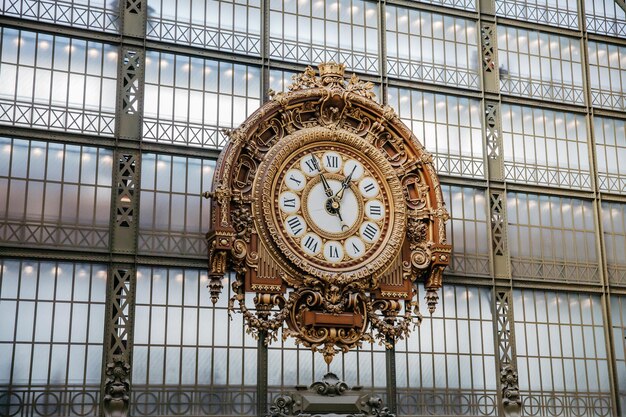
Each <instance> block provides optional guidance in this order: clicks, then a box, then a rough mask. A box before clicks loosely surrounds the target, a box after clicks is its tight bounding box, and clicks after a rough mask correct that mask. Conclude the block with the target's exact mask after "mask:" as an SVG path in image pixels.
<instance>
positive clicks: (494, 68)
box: [478, 0, 522, 416]
mask: <svg viewBox="0 0 626 417" xmlns="http://www.w3.org/2000/svg"><path fill="white" fill-rule="evenodd" d="M479 5H480V14H479V20H478V25H479V31H480V39H479V41H480V48H481V64H482V65H481V69H482V71H481V72H482V84H483V105H484V120H483V125H484V141H485V153H486V158H487V173H488V174H487V179H488V187H487V198H488V201H489V218H490V226H491V227H490V240H491V242H490V247H491V259H492V276H493V295H494V297H493V306H492V307H493V310H494V319H495V320H494V324H493V326H494V334H495V336H496V338H495V340H494V343H495V351H496V353H497V354H496V365H497V368H496V372H497V375H494V377H496V378H497V380H498V381H499V384H500V389H499V390H498V400H499V401H498V403H499V404H498V409H499V412H500V414H501V415H504V416H519V415H520V413H521V404H522V402H521V398H520V394H519V379H518V374H517V356H516V352H515V332H514V323H513V308H512V304H513V303H512V298H513V297H512V279H511V268H510V254H509V248H508V245H507V244H506V242H507V237H506V235H507V216H506V207H507V206H506V184H505V182H504V179H505V175H504V174H505V173H504V159H503V144H502V113H501V111H500V104H501V97H500V73H499V72H500V71H499V67H498V47H497V39H498V31H497V25H496V20H495V2H494V1H493V0H480V3H479Z"/></svg>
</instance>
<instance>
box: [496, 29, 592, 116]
mask: <svg viewBox="0 0 626 417" xmlns="http://www.w3.org/2000/svg"><path fill="white" fill-rule="evenodd" d="M580 48H581V47H580V40H579V39H573V38H568V37H565V36H559V35H555V34H551V33H545V32H539V31H532V30H527V29H521V28H514V27H507V26H502V25H500V26H498V58H499V59H500V91H501V92H502V93H505V94H511V95H514V96H522V97H532V98H537V99H542V100H549V101H558V102H566V103H571V104H584V102H585V99H584V94H583V72H582V58H581V53H580Z"/></svg>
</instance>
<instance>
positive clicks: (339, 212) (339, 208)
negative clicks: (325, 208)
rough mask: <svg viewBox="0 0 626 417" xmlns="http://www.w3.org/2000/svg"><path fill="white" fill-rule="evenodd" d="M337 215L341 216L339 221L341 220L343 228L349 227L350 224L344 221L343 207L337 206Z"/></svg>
mask: <svg viewBox="0 0 626 417" xmlns="http://www.w3.org/2000/svg"><path fill="white" fill-rule="evenodd" d="M337 216H339V221H340V222H341V230H342V231H343V229H348V228H349V227H348V225H347V224H346V223H345V222H344V221H343V217H341V207H337Z"/></svg>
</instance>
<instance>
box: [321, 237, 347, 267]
mask: <svg viewBox="0 0 626 417" xmlns="http://www.w3.org/2000/svg"><path fill="white" fill-rule="evenodd" d="M324 258H325V259H326V260H327V261H328V262H333V263H336V262H340V261H341V260H342V259H343V246H342V245H341V243H339V242H337V241H335V240H329V241H328V242H326V243H325V244H324Z"/></svg>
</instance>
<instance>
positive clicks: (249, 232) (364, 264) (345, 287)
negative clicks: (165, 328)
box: [205, 62, 451, 363]
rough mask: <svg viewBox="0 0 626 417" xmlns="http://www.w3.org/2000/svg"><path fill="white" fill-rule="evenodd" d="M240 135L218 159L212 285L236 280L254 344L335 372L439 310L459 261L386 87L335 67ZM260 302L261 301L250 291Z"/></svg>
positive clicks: (429, 162) (428, 170)
mask: <svg viewBox="0 0 626 417" xmlns="http://www.w3.org/2000/svg"><path fill="white" fill-rule="evenodd" d="M293 81H294V82H293V84H292V85H291V86H290V87H289V92H286V93H274V92H270V97H271V100H270V101H269V102H268V103H266V104H265V105H263V106H262V107H261V108H260V109H258V110H257V111H256V112H255V113H253V114H252V115H251V116H250V117H249V118H248V119H247V120H246V121H245V122H244V123H243V124H242V125H241V126H239V127H238V128H237V129H235V130H234V131H232V132H228V135H229V137H230V141H229V142H228V144H227V145H226V147H225V148H224V149H223V151H222V153H221V154H220V157H219V159H218V162H217V167H216V170H215V176H214V180H213V189H212V191H211V192H207V193H205V197H207V198H211V228H210V230H209V233H208V234H207V240H208V248H209V253H208V254H209V279H210V281H209V290H210V294H211V299H212V300H213V302H214V303H215V302H216V301H217V300H218V297H219V294H220V292H221V289H222V282H223V281H224V277H225V276H226V274H227V273H228V271H234V272H235V274H234V279H233V281H232V282H231V285H232V288H233V293H234V294H235V295H234V296H233V297H232V298H231V299H230V301H229V308H230V309H231V311H238V312H240V313H242V314H243V316H244V318H245V322H246V326H247V329H248V331H249V332H251V333H252V334H253V335H258V333H259V332H264V333H266V334H267V335H268V336H269V337H268V338H267V339H266V340H270V341H271V340H276V337H277V334H278V332H279V330H281V329H282V330H283V337H284V338H287V337H294V338H295V339H296V342H297V343H301V344H303V345H304V346H307V347H310V348H311V349H313V350H315V351H318V352H321V353H322V354H323V355H324V358H325V360H326V362H327V363H330V362H331V361H332V359H333V357H334V355H335V354H336V353H337V352H340V351H343V352H347V351H348V350H350V349H353V348H355V347H357V346H360V345H361V343H362V342H363V341H370V342H372V341H374V339H376V340H378V341H379V342H380V343H382V344H385V345H386V346H387V347H391V346H392V345H393V343H395V342H396V341H397V340H398V339H402V338H404V337H406V336H407V335H408V334H409V333H410V331H411V329H412V328H413V327H414V325H419V323H420V322H421V320H422V316H421V314H420V311H419V304H418V301H417V298H418V288H419V286H418V284H419V283H420V282H421V283H423V284H424V286H425V299H426V302H427V305H428V310H429V311H430V313H431V314H432V313H433V311H434V310H435V307H436V304H437V300H438V295H437V294H438V290H439V288H441V285H442V274H443V270H444V268H445V267H446V266H447V265H448V263H449V260H450V252H451V246H450V245H448V244H447V243H446V235H445V222H446V220H447V219H448V214H447V211H446V210H445V204H444V201H443V196H442V193H441V187H440V184H439V180H438V178H437V174H436V172H435V169H434V167H433V159H432V156H431V155H430V154H429V153H428V152H427V151H426V150H425V149H424V147H423V146H422V145H421V144H420V143H419V142H418V141H417V139H416V138H415V136H413V134H412V133H411V131H410V130H409V129H408V128H407V127H406V126H405V125H404V124H403V123H402V122H401V121H400V119H399V118H398V116H397V115H396V114H395V112H394V110H393V109H392V108H391V107H388V106H381V105H380V104H378V103H376V102H375V101H374V93H373V92H372V90H373V87H374V85H373V84H372V83H370V82H363V81H361V80H359V78H358V77H357V76H356V75H353V76H352V77H351V78H350V79H349V80H348V81H346V80H345V78H344V65H343V64H337V63H334V62H329V63H325V64H321V65H320V66H319V75H317V74H316V72H315V70H313V69H312V68H311V67H309V68H307V70H306V71H305V72H304V73H303V74H300V75H297V76H294V77H293ZM248 293H253V294H254V295H255V296H254V306H253V307H252V306H248V305H247V304H246V297H245V295H246V294H248Z"/></svg>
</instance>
